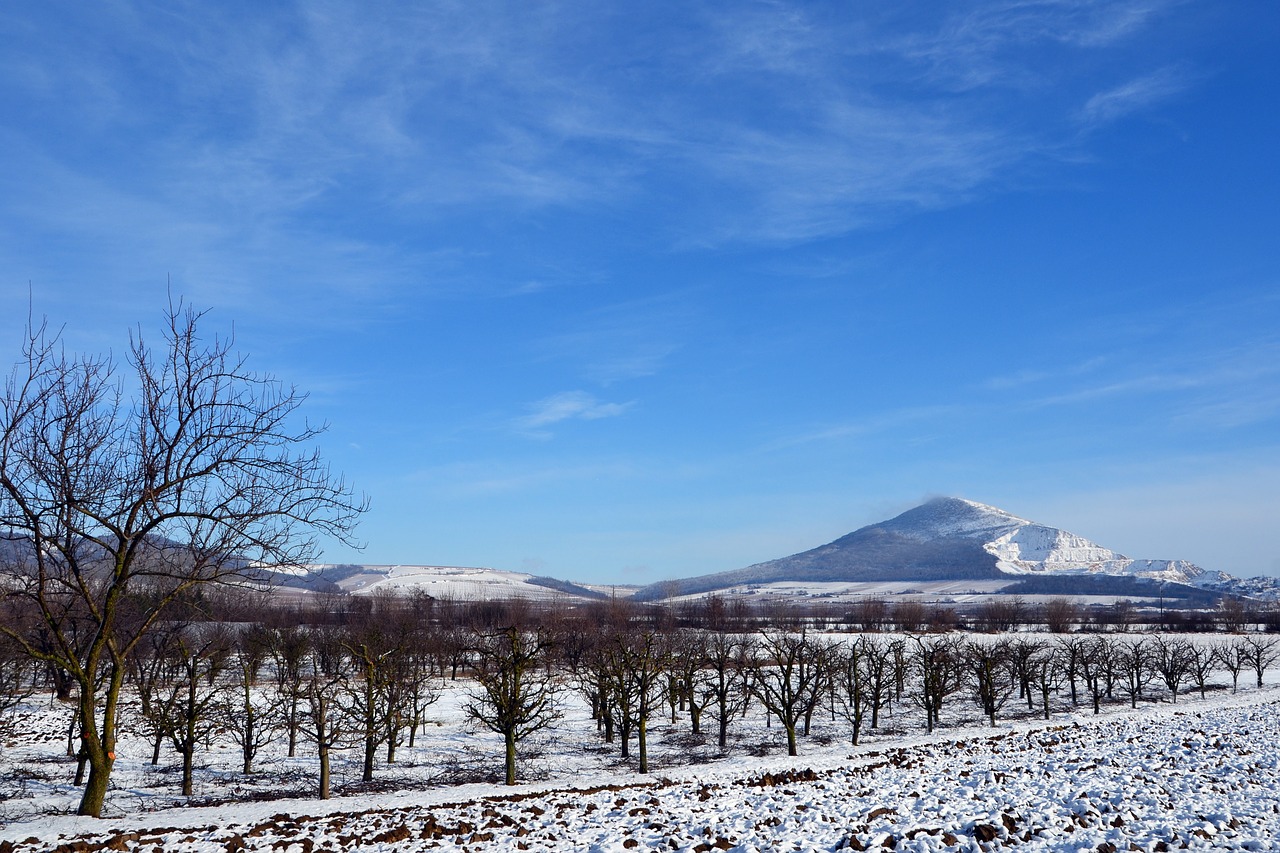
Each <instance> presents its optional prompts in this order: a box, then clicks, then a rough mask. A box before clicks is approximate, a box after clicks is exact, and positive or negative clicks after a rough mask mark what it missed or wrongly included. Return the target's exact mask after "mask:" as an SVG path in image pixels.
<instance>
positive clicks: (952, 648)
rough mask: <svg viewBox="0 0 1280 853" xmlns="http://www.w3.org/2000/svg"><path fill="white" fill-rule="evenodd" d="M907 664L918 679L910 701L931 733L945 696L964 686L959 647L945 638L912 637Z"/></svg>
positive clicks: (954, 641) (957, 643) (955, 642)
mask: <svg viewBox="0 0 1280 853" xmlns="http://www.w3.org/2000/svg"><path fill="white" fill-rule="evenodd" d="M912 639H913V640H914V643H915V645H914V648H913V649H912V650H911V661H912V665H913V668H914V669H915V671H916V673H917V674H918V675H919V676H920V685H919V691H918V692H917V693H914V694H912V696H911V699H912V701H914V702H915V703H916V704H917V705H919V706H920V708H921V710H923V711H924V714H925V728H926V730H927V731H928V732H929V733H930V734H932V733H933V730H934V728H935V727H937V725H938V716H939V715H940V714H941V713H942V703H943V701H944V700H945V699H946V697H948V696H950V695H951V694H952V693H955V692H956V691H957V690H959V689H960V688H961V687H963V686H964V683H965V681H964V670H963V668H962V666H961V661H962V660H963V648H962V646H961V643H960V641H959V640H957V639H956V638H954V637H949V636H928V637H913V638H912Z"/></svg>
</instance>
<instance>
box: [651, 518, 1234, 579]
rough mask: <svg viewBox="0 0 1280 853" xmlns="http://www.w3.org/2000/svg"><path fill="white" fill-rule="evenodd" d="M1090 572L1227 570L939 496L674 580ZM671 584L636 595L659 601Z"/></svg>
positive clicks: (1190, 575)
mask: <svg viewBox="0 0 1280 853" xmlns="http://www.w3.org/2000/svg"><path fill="white" fill-rule="evenodd" d="M1068 576H1090V577H1093V578H1097V579H1099V580H1105V579H1107V578H1114V579H1116V584H1120V583H1122V582H1123V581H1124V580H1126V579H1127V580H1128V581H1129V582H1130V583H1132V582H1135V581H1138V582H1158V583H1165V584H1182V585H1186V586H1193V587H1202V588H1207V589H1224V588H1226V587H1228V586H1229V585H1230V584H1231V583H1233V582H1234V579H1233V578H1231V577H1230V576H1228V575H1225V574H1223V573H1221V572H1216V571H1206V570H1205V569H1202V568H1200V567H1199V566H1197V565H1195V564H1193V563H1189V562H1187V561H1185V560H1151V559H1133V558H1130V557H1128V556H1125V555H1124V554H1118V553H1116V552H1115V551H1112V550H1110V549H1109V548H1105V547H1103V546H1101V545H1098V544H1097V543H1095V542H1091V541H1089V540H1088V539H1085V538H1084V537H1082V536H1077V535H1076V534H1074V533H1070V532H1068V531H1065V530H1061V529H1059V528H1056V527H1050V526H1048V525H1045V524H1040V523H1038V522H1034V521H1029V520H1027V519H1025V518H1019V517H1018V516H1016V515H1013V514H1012V513H1009V512H1005V511H1004V510H1002V509H998V508H996V507H992V506H987V505H986V504H981V503H977V502H976V501H970V500H964V499H962V498H945V497H944V498H935V499H933V500H930V501H928V502H926V503H924V504H922V505H920V506H918V507H916V508H915V509H911V510H908V511H907V512H904V513H903V514H902V515H899V516H897V517H895V518H892V519H889V520H888V521H883V522H880V523H879V524H872V525H869V526H867V527H863V528H861V529H859V530H856V531H854V532H853V533H850V534H848V535H847V536H843V537H841V538H840V539H837V540H835V541H834V542H831V543H828V544H826V545H823V546H820V547H818V548H814V549H813V550H810V551H805V552H802V553H800V554H794V555H792V556H790V557H783V558H781V559H777V560H770V561H768V562H764V563H757V564H756V565H753V566H748V567H747V568H745V569H738V570H736V571H731V572H720V573H718V574H713V575H703V576H701V577H696V578H689V579H687V580H682V581H677V582H675V584H677V585H678V589H679V591H680V594H684V595H689V594H696V593H702V592H710V591H712V590H718V589H728V588H731V587H739V586H742V585H745V584H770V583H778V582H789V583H796V582H810V583H833V582H845V583H867V582H889V581H899V582H902V581H906V582H918V583H922V582H940V581H955V580H970V581H997V580H1001V579H1003V580H1006V581H1009V582H1010V583H1013V582H1016V581H1019V580H1022V581H1025V582H1026V583H1024V584H1023V586H1024V587H1025V586H1026V585H1027V584H1028V583H1030V584H1033V585H1034V583H1035V579H1036V578H1049V577H1068ZM672 589H673V587H672V583H671V582H668V583H667V584H664V585H660V586H659V585H655V587H653V588H646V589H643V590H641V591H640V593H639V594H638V595H639V597H641V598H657V597H660V595H661V594H662V593H663V591H664V590H665V594H668V595H669V594H670V593H671V591H672Z"/></svg>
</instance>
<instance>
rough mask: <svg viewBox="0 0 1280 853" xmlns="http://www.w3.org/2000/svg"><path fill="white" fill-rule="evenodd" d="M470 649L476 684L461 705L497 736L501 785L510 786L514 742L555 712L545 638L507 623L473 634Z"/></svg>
mask: <svg viewBox="0 0 1280 853" xmlns="http://www.w3.org/2000/svg"><path fill="white" fill-rule="evenodd" d="M472 648H473V649H474V650H475V653H476V665H475V670H474V675H475V679H476V685H477V689H476V690H474V691H473V692H472V693H471V697H470V699H469V700H468V701H467V703H466V705H464V706H463V707H464V710H465V711H466V713H467V716H469V717H470V718H471V719H473V720H475V721H476V722H478V723H480V725H482V726H484V727H485V728H487V729H488V730H489V731H491V732H494V733H495V734H499V735H502V740H503V744H504V755H505V762H504V767H505V771H504V772H505V779H506V784H508V785H514V784H515V783H516V749H517V747H518V746H519V745H520V741H522V740H524V739H525V738H526V737H528V736H529V735H531V734H534V733H536V732H539V731H542V730H544V729H546V728H547V727H548V726H550V725H551V724H552V723H554V722H555V721H556V720H557V719H559V717H560V711H559V709H558V708H557V706H556V702H555V685H554V683H553V682H552V680H551V678H550V677H549V676H548V674H547V672H546V670H545V668H544V664H545V661H546V658H547V655H548V652H549V648H550V640H549V638H548V636H546V635H544V634H542V633H539V632H536V631H535V632H526V631H522V630H521V629H520V628H519V627H516V626H511V627H508V628H506V629H504V630H502V631H497V632H493V633H485V634H479V635H477V636H476V638H475V641H474V643H473V645H472Z"/></svg>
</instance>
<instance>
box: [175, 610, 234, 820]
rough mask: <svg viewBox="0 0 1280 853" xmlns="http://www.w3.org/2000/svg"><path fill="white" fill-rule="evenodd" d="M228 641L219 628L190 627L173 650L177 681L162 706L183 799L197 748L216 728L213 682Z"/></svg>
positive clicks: (188, 790) (216, 692) (187, 792)
mask: <svg viewBox="0 0 1280 853" xmlns="http://www.w3.org/2000/svg"><path fill="white" fill-rule="evenodd" d="M230 650H231V649H230V639H229V638H228V637H227V635H226V632H225V631H224V630H222V629H221V628H220V627H211V626H208V625H189V626H186V629H185V630H183V631H181V632H179V633H178V635H177V636H176V638H175V641H174V643H173V646H172V655H173V660H174V664H175V668H176V673H177V677H176V678H175V679H174V680H173V682H172V683H171V684H170V685H169V690H170V691H171V692H170V696H169V697H168V699H167V700H166V701H164V702H163V703H162V704H161V707H162V708H164V709H165V710H166V711H167V712H168V714H169V719H168V720H167V721H166V725H165V731H166V732H167V733H168V735H169V740H170V742H171V743H172V744H173V748H174V749H175V750H177V752H178V754H179V755H181V756H182V796H184V797H189V796H191V793H192V783H193V774H194V769H195V754H196V747H198V746H199V745H200V742H201V741H202V740H204V739H205V738H206V736H207V735H208V734H209V733H210V732H211V731H212V730H213V729H214V728H215V727H216V726H217V724H218V720H217V719H216V715H215V714H213V713H212V711H213V708H214V706H215V703H216V702H217V700H218V698H219V695H220V692H221V691H220V688H219V687H218V686H217V684H216V682H217V679H218V676H219V675H220V674H221V673H222V671H223V669H224V668H225V666H226V662H227V657H228V655H229V654H230Z"/></svg>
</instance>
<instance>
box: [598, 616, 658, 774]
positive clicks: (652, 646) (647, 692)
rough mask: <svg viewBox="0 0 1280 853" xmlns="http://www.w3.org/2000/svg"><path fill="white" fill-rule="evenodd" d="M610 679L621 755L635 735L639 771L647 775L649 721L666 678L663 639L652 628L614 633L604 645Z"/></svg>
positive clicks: (626, 750)
mask: <svg viewBox="0 0 1280 853" xmlns="http://www.w3.org/2000/svg"><path fill="white" fill-rule="evenodd" d="M608 651H609V655H610V660H611V664H610V670H609V671H610V673H611V676H612V679H613V690H612V704H613V707H614V708H616V709H617V714H618V723H619V728H620V732H619V734H620V735H621V736H622V754H623V757H624V758H626V757H627V756H628V741H629V738H630V735H631V733H632V732H635V735H636V751H637V756H638V759H639V768H638V769H639V771H640V772H641V773H648V772H649V720H650V719H651V718H652V716H653V711H654V708H655V707H656V706H658V705H659V703H660V701H661V699H660V696H661V689H660V686H661V683H662V679H663V678H664V677H665V675H666V670H667V666H668V661H669V660H670V648H669V644H668V643H667V638H666V637H665V636H664V635H663V634H660V633H658V632H657V631H655V630H652V629H644V630H626V631H621V632H618V633H615V634H614V635H613V637H612V638H611V639H610V642H609V643H608Z"/></svg>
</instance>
